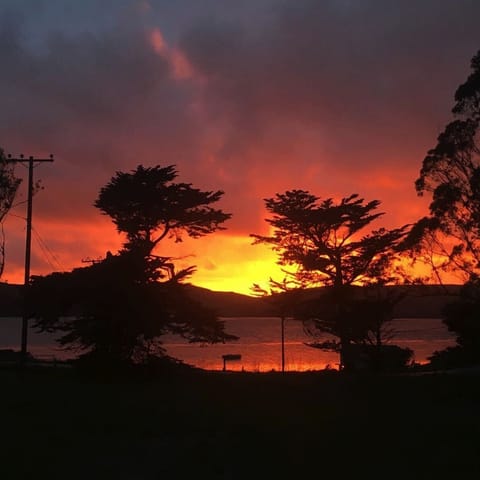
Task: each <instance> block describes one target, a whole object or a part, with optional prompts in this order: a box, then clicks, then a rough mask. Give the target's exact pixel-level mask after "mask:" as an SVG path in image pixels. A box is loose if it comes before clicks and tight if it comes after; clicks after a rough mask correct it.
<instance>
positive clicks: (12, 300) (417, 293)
mask: <svg viewBox="0 0 480 480" xmlns="http://www.w3.org/2000/svg"><path fill="white" fill-rule="evenodd" d="M184 288H185V290H186V291H187V293H188V295H189V296H190V297H191V298H192V299H193V300H195V301H198V302H199V303H201V304H203V305H205V306H208V307H210V308H212V309H213V310H215V311H216V312H217V314H218V315H219V316H221V317H262V316H274V315H275V312H274V310H273V308H272V306H271V305H270V304H269V303H268V301H266V300H264V299H262V298H256V297H250V296H248V295H242V294H240V293H235V292H217V291H213V290H209V289H207V288H202V287H197V286H194V285H190V284H185V285H184ZM385 288H386V289H391V290H395V289H399V288H402V289H405V288H406V290H407V292H408V295H407V296H406V297H405V298H404V299H403V300H402V301H401V302H399V303H398V305H397V307H396V309H395V317H397V318H428V317H431V318H436V317H439V316H440V314H441V311H442V308H443V307H444V305H445V304H446V303H448V302H450V301H452V300H454V299H455V298H456V296H457V295H458V293H459V290H460V288H461V286H460V285H447V286H445V287H443V286H438V285H412V286H408V287H396V286H392V287H385ZM21 289H22V286H21V285H11V284H7V283H0V317H12V316H20V315H21V314H22V305H21V299H22V292H21ZM322 290H323V289H322V288H315V289H309V290H306V291H305V298H308V299H313V298H315V297H316V296H318V295H321V294H322Z"/></svg>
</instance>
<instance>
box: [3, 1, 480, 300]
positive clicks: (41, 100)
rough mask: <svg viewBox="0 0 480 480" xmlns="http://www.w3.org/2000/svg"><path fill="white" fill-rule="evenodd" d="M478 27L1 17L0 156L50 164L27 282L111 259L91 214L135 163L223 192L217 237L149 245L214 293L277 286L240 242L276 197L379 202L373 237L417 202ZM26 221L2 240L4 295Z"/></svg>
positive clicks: (10, 5)
mask: <svg viewBox="0 0 480 480" xmlns="http://www.w3.org/2000/svg"><path fill="white" fill-rule="evenodd" d="M478 18H480V3H479V2H477V1H475V0H425V1H422V2H415V1H405V2H399V1H393V0H385V1H383V0H382V1H380V0H364V1H363V0H359V1H356V2H353V1H347V0H335V1H334V0H325V1H322V2H318V1H313V0H296V1H295V2H292V1H282V0H251V1H248V0H247V1H244V2H235V1H233V0H232V1H223V0H205V1H204V2H198V1H195V0H179V1H176V2H167V1H153V0H152V1H135V0H118V1H111V0H106V1H104V2H96V1H93V0H86V1H83V2H73V1H72V2H69V1H63V0H62V1H60V0H51V1H48V2H38V1H34V0H20V1H18V0H16V1H14V0H4V1H2V5H1V6H0V54H1V57H0V58H2V75H1V76H0V105H1V109H0V146H1V147H3V148H4V150H5V151H6V152H8V153H12V154H14V155H18V154H19V153H24V154H25V155H35V156H42V155H46V154H49V153H54V154H55V163H53V164H44V165H41V166H39V167H38V168H37V169H36V170H35V178H36V179H41V181H42V184H43V186H44V189H43V190H42V191H40V192H38V194H37V195H36V197H35V201H34V229H35V230H34V235H33V243H32V247H33V252H32V253H33V262H32V274H44V273H48V272H51V271H52V270H68V269H71V268H73V267H76V266H81V265H82V259H86V258H87V257H89V258H98V257H103V256H104V255H105V253H106V251H107V250H111V251H116V250H117V249H118V248H119V246H120V244H121V240H122V239H121V238H120V237H119V236H118V235H117V234H116V232H115V229H114V227H113V224H111V223H110V222H109V220H108V219H107V218H105V217H103V216H101V215H100V213H99V212H98V211H97V210H96V209H95V208H94V207H93V206H92V205H93V202H94V200H95V199H96V196H97V194H98V191H99V189H100V188H101V187H102V186H103V185H104V184H105V183H106V182H108V180H109V179H110V178H111V177H112V175H113V174H114V173H115V172H116V171H118V170H122V171H124V170H130V169H133V168H134V167H136V166H137V165H138V164H144V165H155V164H160V165H170V164H175V165H176V166H177V169H178V170H179V173H180V175H179V178H178V180H180V181H185V182H191V183H193V184H194V186H196V187H199V188H202V189H209V190H217V189H221V190H224V191H225V195H224V198H223V199H222V201H221V205H220V206H221V207H222V208H223V209H224V210H225V211H227V212H230V213H232V214H233V217H232V219H231V220H230V221H229V222H228V223H227V224H226V225H225V226H226V227H227V230H225V231H223V232H221V233H218V234H214V235H211V236H208V237H206V238H203V239H201V240H195V241H192V240H189V239H185V241H184V242H183V243H182V244H177V245H170V244H169V245H164V246H162V249H163V251H164V253H165V254H167V255H168V254H170V255H174V256H177V257H180V260H179V266H186V265H191V264H195V265H197V273H196V274H195V275H194V276H193V277H192V279H191V280H192V282H193V283H195V284H198V285H202V286H205V287H208V288H212V289H215V290H234V291H239V292H249V290H250V287H251V285H252V284H253V283H254V282H256V283H264V282H265V281H266V280H267V279H268V277H269V276H275V277H277V278H278V277H279V276H280V275H281V274H280V273H279V271H278V267H277V266H276V265H275V255H274V254H273V253H272V252H271V251H270V250H269V249H268V248H267V247H263V246H252V245H251V240H250V238H249V234H250V233H259V234H261V233H266V228H267V224H266V223H265V222H264V218H265V216H266V212H265V210H264V208H263V200H262V199H263V198H265V197H270V196H273V195H274V194H275V193H276V192H283V191H285V190H287V189H292V188H301V189H307V190H310V191H311V192H312V193H314V194H316V195H318V196H320V197H335V198H340V197H342V196H346V195H349V194H351V193H359V194H360V195H362V196H363V197H365V199H366V200H371V199H374V198H375V199H379V200H381V201H382V210H383V211H385V212H386V214H385V216H384V217H383V219H382V222H381V223H382V224H383V225H384V226H387V227H393V226H399V225H400V224H404V223H409V222H412V221H415V220H416V219H418V218H419V217H421V216H422V215H424V214H425V213H426V206H427V205H428V198H427V199H419V198H418V197H417V196H416V194H415V191H414V186H413V182H414V181H415V179H416V178H417V175H418V172H419V169H420V166H421V162H422V160H423V157H424V156H425V154H426V152H427V150H428V149H429V148H431V147H433V146H434V144H435V140H436V137H437V135H438V134H439V133H440V131H441V129H442V128H443V126H444V125H445V123H446V122H447V121H449V120H450V118H451V114H450V109H451V107H452V105H453V95H454V92H455V89H456V87H457V86H458V85H459V84H460V83H462V82H463V81H464V80H465V79H466V77H467V75H468V72H469V62H470V59H471V58H472V56H473V55H474V54H475V53H476V51H478V49H479V48H480V31H479V29H478ZM17 173H18V174H19V175H21V176H24V174H25V169H23V168H22V167H18V168H17ZM24 200H25V193H24V191H23V190H22V191H21V192H20V194H19V197H18V201H19V202H22V201H24ZM24 216H25V205H24V204H22V205H19V206H18V207H16V208H15V209H14V210H13V211H12V214H11V215H10V216H9V217H8V218H7V220H6V222H5V225H4V227H5V235H6V239H7V258H6V270H5V274H4V277H3V280H8V281H9V282H21V281H22V278H23V252H24V235H25V222H24V220H23V219H22V218H18V217H24Z"/></svg>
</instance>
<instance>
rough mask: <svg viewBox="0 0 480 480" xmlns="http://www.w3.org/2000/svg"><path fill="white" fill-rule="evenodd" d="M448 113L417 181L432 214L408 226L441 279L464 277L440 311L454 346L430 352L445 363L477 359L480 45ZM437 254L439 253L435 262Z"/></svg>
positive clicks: (436, 360)
mask: <svg viewBox="0 0 480 480" xmlns="http://www.w3.org/2000/svg"><path fill="white" fill-rule="evenodd" d="M452 113H453V114H454V117H455V118H454V120H452V121H451V122H450V123H448V125H447V126H446V127H445V129H444V130H443V132H442V133H441V134H440V135H439V136H438V139H437V144H436V146H435V147H434V148H432V149H431V150H429V151H428V154H427V156H426V157H425V159H424V160H423V164H422V168H421V171H420V176H419V178H418V179H417V181H416V183H415V186H416V189H417V192H418V193H419V194H420V195H423V194H424V193H425V192H429V193H431V195H432V199H431V202H430V216H429V217H425V218H423V219H421V220H420V221H419V222H418V223H417V225H416V226H415V228H414V229H412V234H414V237H413V239H412V243H413V245H414V246H415V248H414V250H416V253H417V254H418V255H419V256H420V257H422V256H423V257H424V258H425V257H426V258H427V259H430V263H431V264H432V266H433V268H434V271H435V272H436V273H437V279H438V281H439V282H441V281H442V272H443V271H445V270H447V271H454V272H457V273H458V272H459V273H460V274H462V275H461V276H462V279H463V280H464V281H466V284H465V285H464V288H463V289H462V291H461V293H460V296H459V298H458V299H457V301H455V302H453V303H451V304H449V305H447V307H446V308H445V311H444V315H443V319H444V323H445V324H446V325H447V327H448V329H449V330H450V331H452V332H455V333H456V335H457V346H455V347H451V348H448V349H446V350H444V351H441V352H436V353H435V354H434V355H433V357H432V363H436V364H439V365H440V364H441V365H443V366H459V365H465V364H468V363H477V364H478V363H480V355H479V354H478V347H479V345H480V328H479V326H478V325H479V322H478V318H479V316H480V143H479V139H480V50H479V51H478V52H477V54H476V55H475V56H474V57H473V58H472V61H471V73H470V75H469V76H468V78H467V80H466V81H465V82H464V83H463V84H461V85H460V86H459V87H458V88H457V91H456V92H455V105H454V107H453V109H452ZM425 252H426V253H427V254H426V255H425ZM436 258H437V259H438V258H440V259H441V261H440V262H439V261H438V260H437V264H435V263H434V260H435V259H436Z"/></svg>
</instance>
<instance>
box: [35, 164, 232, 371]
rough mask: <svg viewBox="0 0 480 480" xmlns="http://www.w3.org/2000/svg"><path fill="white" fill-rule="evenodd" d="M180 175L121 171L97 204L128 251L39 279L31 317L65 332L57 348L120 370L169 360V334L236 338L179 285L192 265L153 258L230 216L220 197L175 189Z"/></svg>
mask: <svg viewBox="0 0 480 480" xmlns="http://www.w3.org/2000/svg"><path fill="white" fill-rule="evenodd" d="M176 176H177V172H176V170H175V168H174V167H173V166H168V167H160V166H155V167H143V166H138V167H137V168H136V170H134V171H132V172H129V173H123V172H117V173H116V174H115V176H114V177H113V178H112V179H111V181H110V182H109V183H108V184H107V185H106V186H104V187H103V188H102V189H101V190H100V194H99V196H98V199H97V200H96V202H95V206H97V207H98V208H99V209H100V210H101V211H102V212H103V213H104V214H107V215H109V216H110V217H111V218H112V220H113V222H114V223H115V225H116V227H117V229H118V231H119V232H121V233H124V234H125V235H126V242H125V244H124V248H123V249H122V250H121V251H120V252H119V253H118V254H117V255H112V254H109V255H107V257H106V258H105V259H104V260H103V261H101V262H99V263H94V264H93V265H91V266H89V267H85V268H80V269H75V270H73V271H72V272H69V273H53V274H51V275H48V276H46V277H36V278H35V279H34V282H33V285H32V288H31V305H32V316H34V317H35V318H36V319H37V326H38V327H39V328H40V329H42V330H49V331H60V332H62V333H63V335H62V336H61V337H60V339H59V343H60V345H62V346H63V347H66V348H73V349H78V350H80V351H81V352H84V354H85V358H87V359H90V360H93V361H94V363H96V364H98V363H99V362H104V363H108V364H115V365H119V364H132V363H145V362H148V361H150V360H152V358H154V357H158V356H162V355H165V351H164V350H163V348H162V339H161V337H162V335H164V334H166V333H172V334H177V335H180V336H182V337H184V338H186V339H187V340H188V341H191V342H223V341H226V340H230V339H234V338H235V337H233V336H231V335H228V334H227V333H226V332H225V331H224V323H223V322H222V321H221V320H219V319H218V317H217V316H216V314H215V313H214V312H213V311H211V310H209V309H208V308H206V307H205V306H203V305H200V304H198V303H196V302H194V301H192V300H191V299H190V298H189V297H188V296H187V295H186V293H185V290H184V289H183V286H182V284H181V282H182V280H184V279H185V278H186V277H188V276H189V275H190V274H191V273H192V272H193V270H194V267H189V268H187V269H184V270H180V271H178V272H177V271H175V265H174V261H173V259H172V258H171V257H168V256H160V255H156V254H155V253H154V249H155V247H156V246H157V245H158V244H159V242H160V241H161V240H162V239H164V238H166V237H168V236H173V237H174V238H175V239H176V241H180V240H181V238H182V236H183V235H188V236H190V237H194V238H197V237H200V236H203V235H207V234H210V233H213V232H215V231H216V230H218V229H220V228H223V227H222V225H221V224H222V223H223V222H224V221H225V220H227V219H228V218H230V215H229V214H226V213H224V212H222V211H221V210H219V209H214V208H212V207H211V205H212V204H213V203H215V202H217V201H218V200H219V199H220V198H221V196H222V195H223V192H221V191H216V192H208V191H206V192H205V191H201V190H198V189H196V188H193V187H192V186H191V185H190V184H186V183H174V182H173V180H174V179H175V177H176ZM53 292H54V293H55V296H54V297H52V293H53Z"/></svg>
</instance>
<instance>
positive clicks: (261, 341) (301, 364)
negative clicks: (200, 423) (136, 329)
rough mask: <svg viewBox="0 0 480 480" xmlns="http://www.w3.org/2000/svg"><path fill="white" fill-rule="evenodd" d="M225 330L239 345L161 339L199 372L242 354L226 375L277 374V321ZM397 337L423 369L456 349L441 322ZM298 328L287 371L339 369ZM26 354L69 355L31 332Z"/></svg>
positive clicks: (13, 343)
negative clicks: (432, 359) (235, 372)
mask: <svg viewBox="0 0 480 480" xmlns="http://www.w3.org/2000/svg"><path fill="white" fill-rule="evenodd" d="M225 321H226V330H227V332H228V333H232V334H234V335H237V336H238V337H240V338H239V340H238V341H235V342H231V343H228V344H220V345H198V344H188V343H185V342H184V341H182V340H181V339H178V338H175V337H166V338H165V347H166V349H167V352H168V354H169V355H171V356H173V357H175V358H178V359H180V360H183V361H184V362H186V363H189V364H191V365H195V366H197V367H201V368H205V369H210V370H221V369H222V368H223V360H222V355H225V354H240V355H241V360H239V361H232V362H228V364H227V367H228V369H229V370H242V369H244V370H247V371H269V370H272V369H273V370H280V368H281V342H280V320H279V319H278V318H270V317H268V318H262V317H242V318H226V319H225ZM391 326H392V328H394V329H395V332H396V334H395V337H394V338H393V339H392V341H391V343H394V344H397V345H400V346H402V347H409V348H411V349H412V350H413V351H414V352H415V361H416V362H419V363H424V362H426V361H427V357H428V356H429V355H431V354H432V353H433V352H434V351H435V350H441V349H443V348H445V347H447V346H450V345H454V343H455V341H454V338H453V336H452V335H451V334H450V333H449V332H448V331H447V329H446V327H445V326H444V325H443V324H442V323H441V321H440V320H439V319H434V318H421V319H408V318H405V319H397V320H394V321H393V322H392V323H391ZM20 329H21V319H19V318H0V348H14V349H18V348H19V347H18V345H19V343H20ZM308 341H311V338H309V337H308V336H306V335H305V333H304V331H303V328H302V325H301V324H300V323H298V322H296V321H294V320H287V321H286V322H285V365H286V370H290V371H295V370H296V371H304V370H318V369H323V368H325V367H326V366H327V365H330V366H331V367H332V368H337V366H338V355H336V354H334V353H329V352H322V351H320V350H317V349H314V348H311V347H308V346H306V345H305V342H308ZM29 351H30V352H31V353H32V354H33V355H34V356H38V357H41V358H49V359H52V358H54V357H55V358H57V359H64V358H68V357H69V356H70V357H71V356H72V354H71V353H69V352H64V351H62V350H59V349H58V347H56V345H55V342H54V337H53V336H52V335H47V334H38V333H36V332H33V331H30V332H29Z"/></svg>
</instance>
